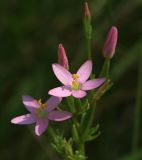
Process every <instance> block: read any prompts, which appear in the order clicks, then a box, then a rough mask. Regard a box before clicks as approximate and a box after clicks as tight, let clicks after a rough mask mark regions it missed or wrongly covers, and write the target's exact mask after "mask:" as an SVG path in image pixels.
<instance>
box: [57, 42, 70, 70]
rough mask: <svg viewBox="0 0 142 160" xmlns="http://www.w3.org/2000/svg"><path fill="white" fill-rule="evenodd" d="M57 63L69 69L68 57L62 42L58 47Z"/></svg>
mask: <svg viewBox="0 0 142 160" xmlns="http://www.w3.org/2000/svg"><path fill="white" fill-rule="evenodd" d="M58 63H59V64H60V65H61V66H63V67H64V68H66V69H69V64H68V58H67V55H66V52H65V49H64V47H63V45H62V44H59V47H58Z"/></svg>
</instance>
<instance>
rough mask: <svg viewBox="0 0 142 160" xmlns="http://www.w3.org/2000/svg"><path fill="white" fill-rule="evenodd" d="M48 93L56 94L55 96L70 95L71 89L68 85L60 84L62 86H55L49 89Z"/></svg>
mask: <svg viewBox="0 0 142 160" xmlns="http://www.w3.org/2000/svg"><path fill="white" fill-rule="evenodd" d="M48 94H50V95H53V96H56V97H68V96H70V95H71V90H70V89H69V87H66V86H62V87H57V88H54V89H51V90H50V91H49V92H48Z"/></svg>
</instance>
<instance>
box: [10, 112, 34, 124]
mask: <svg viewBox="0 0 142 160" xmlns="http://www.w3.org/2000/svg"><path fill="white" fill-rule="evenodd" d="M34 122H36V117H35V116H34V115H32V114H25V115H22V116H19V117H15V118H13V119H12V120H11V123H14V124H32V123H34Z"/></svg>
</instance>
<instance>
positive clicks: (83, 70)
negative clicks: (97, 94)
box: [48, 60, 105, 98]
mask: <svg viewBox="0 0 142 160" xmlns="http://www.w3.org/2000/svg"><path fill="white" fill-rule="evenodd" d="M52 67H53V71H54V74H55V75H56V77H57V78H58V80H59V81H60V82H61V83H62V84H63V85H64V86H61V87H57V88H54V89H51V90H50V91H49V92H48V94H50V95H53V96H57V97H68V96H71V95H72V96H74V97H75V98H83V97H84V96H86V92H85V91H87V90H92V89H95V88H97V87H99V86H100V85H101V84H103V83H104V81H105V78H98V79H93V80H88V78H89V77H90V74H91V72H92V61H91V60H88V61H86V62H85V63H84V64H83V65H82V66H81V67H80V68H79V70H78V71H77V73H76V74H71V73H70V72H69V71H68V70H67V69H65V68H64V67H62V66H61V65H59V64H53V65H52ZM87 80H88V81H87Z"/></svg>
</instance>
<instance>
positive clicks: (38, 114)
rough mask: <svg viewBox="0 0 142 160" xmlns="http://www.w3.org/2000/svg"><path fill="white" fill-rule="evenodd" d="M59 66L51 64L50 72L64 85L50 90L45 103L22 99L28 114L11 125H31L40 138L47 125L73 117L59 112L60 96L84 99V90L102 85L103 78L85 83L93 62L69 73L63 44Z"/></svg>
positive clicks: (32, 99)
mask: <svg viewBox="0 0 142 160" xmlns="http://www.w3.org/2000/svg"><path fill="white" fill-rule="evenodd" d="M58 55H59V62H58V63H59V64H53V65H52V67H53V72H54V74H55V75H56V77H57V79H58V80H59V81H60V82H61V83H62V84H63V85H62V86H60V87H57V88H54V89H51V90H50V91H49V92H48V94H49V95H52V96H51V98H49V100H47V102H45V103H42V102H41V100H35V99H34V98H32V97H30V96H28V95H27V96H23V97H22V100H23V104H24V105H25V107H26V109H27V110H28V111H29V112H30V113H28V114H25V115H22V116H18V117H16V118H13V119H12V120H11V122H12V123H14V124H21V125H23V124H33V123H36V125H35V134H36V135H38V136H40V135H41V134H42V133H43V132H44V131H45V130H46V129H47V127H48V122H49V121H50V120H51V121H64V120H67V119H69V118H71V117H72V113H71V112H68V111H59V110H58V109H57V106H58V105H59V104H60V103H61V101H62V97H68V96H73V97H75V98H79V99H80V98H83V97H85V96H86V94H87V93H86V91H88V90H92V89H95V88H97V87H99V86H100V85H102V84H103V83H104V82H105V78H97V79H91V80H88V79H89V77H90V75H91V72H92V61H91V60H87V61H86V62H85V63H84V64H83V65H82V66H81V67H80V68H79V69H78V71H77V72H76V73H75V74H71V73H70V72H69V71H68V69H69V65H68V59H67V55H66V53H65V49H64V47H63V45H62V44H60V45H59V48H58Z"/></svg>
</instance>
